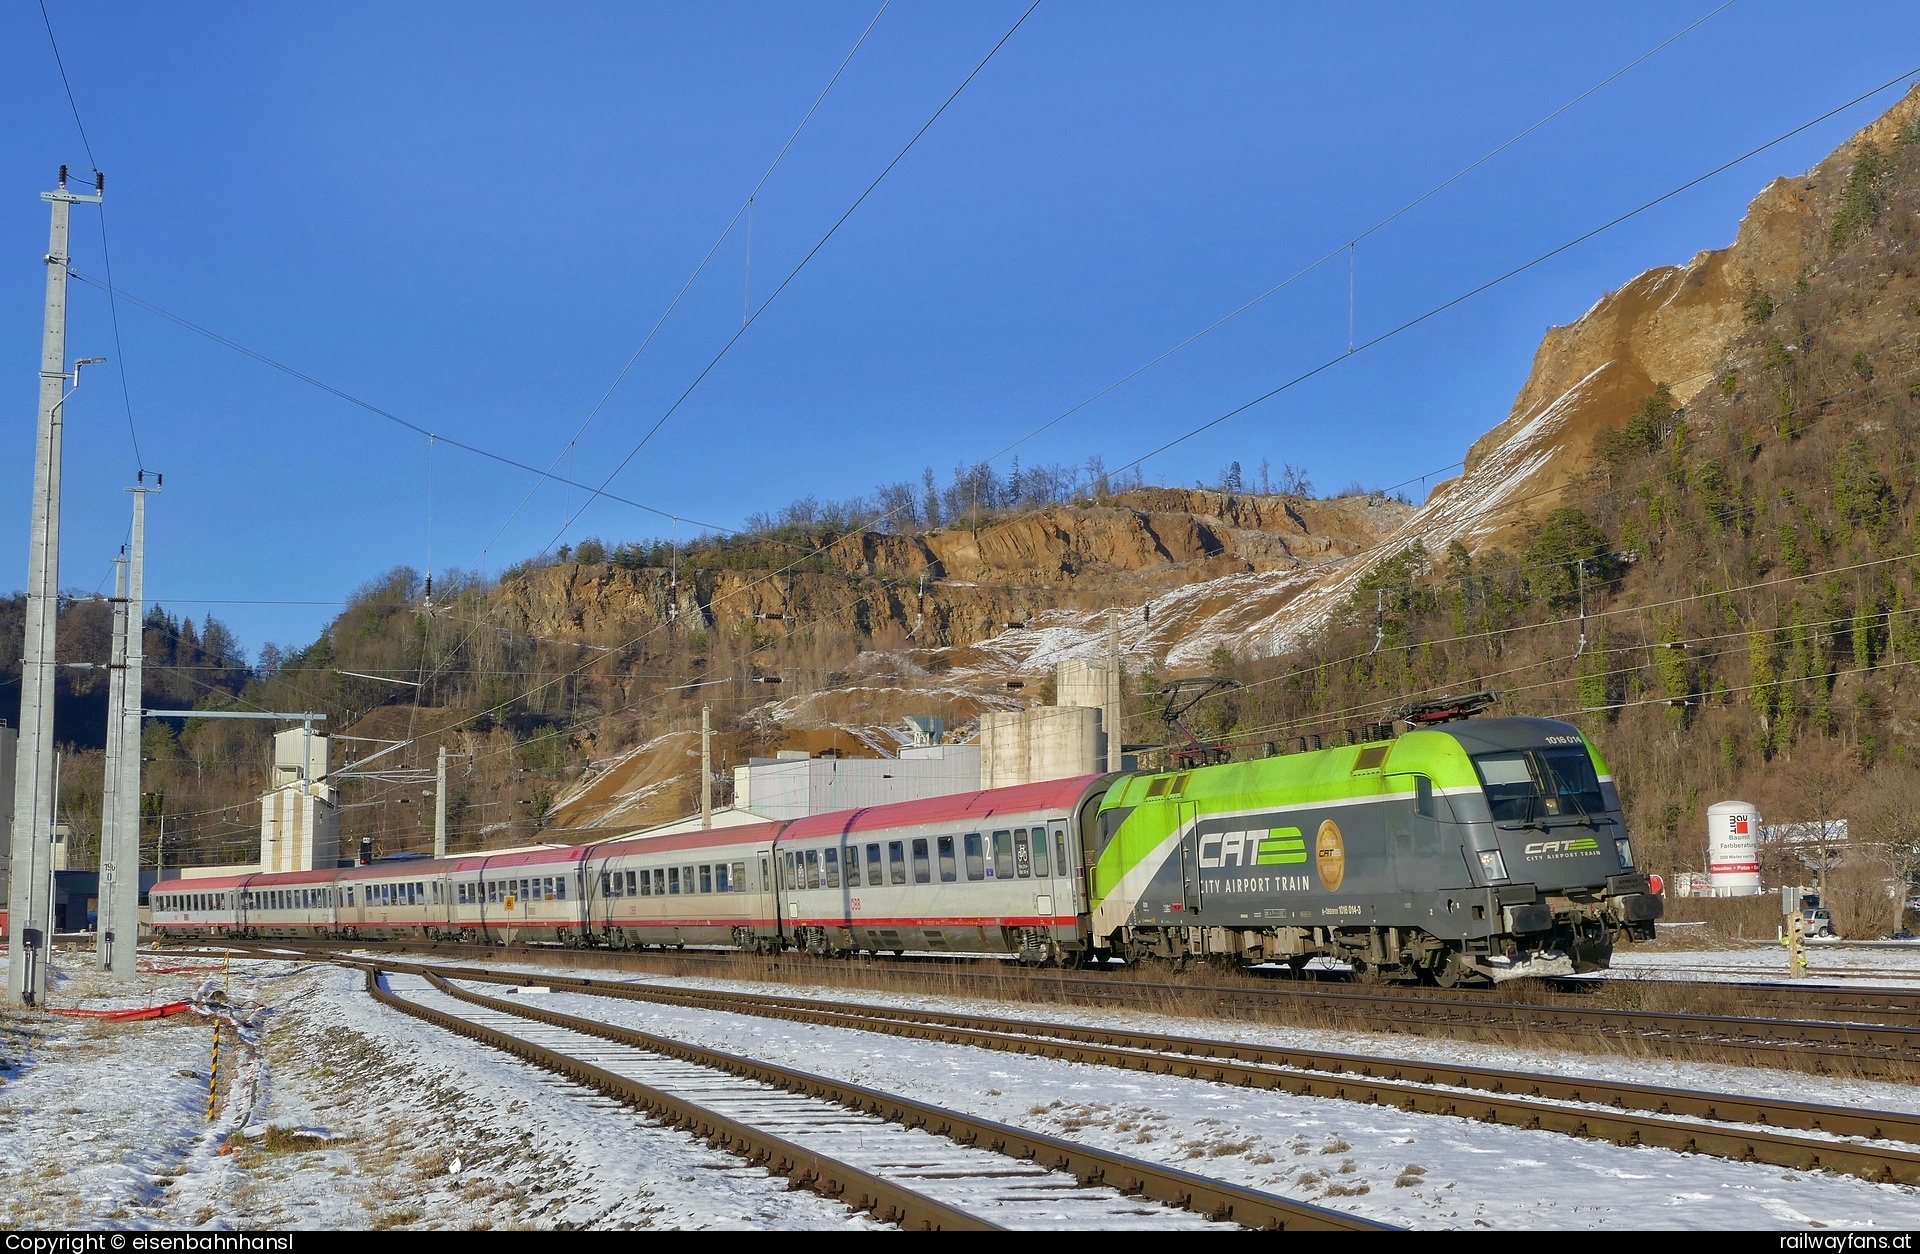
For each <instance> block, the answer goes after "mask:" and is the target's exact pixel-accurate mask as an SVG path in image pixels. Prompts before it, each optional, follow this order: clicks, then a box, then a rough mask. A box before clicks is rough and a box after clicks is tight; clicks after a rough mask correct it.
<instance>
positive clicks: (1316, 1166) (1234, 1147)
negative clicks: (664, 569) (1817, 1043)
mask: <svg viewBox="0 0 1920 1254" xmlns="http://www.w3.org/2000/svg"><path fill="white" fill-rule="evenodd" d="M568 974H574V972H573V971H571V970H569V971H568ZM582 974H584V972H583V973H582ZM611 974H612V975H613V978H616V979H618V978H622V977H621V975H620V974H619V973H611ZM627 978H631V977H627ZM644 982H648V983H672V984H677V985H683V986H706V987H744V985H742V984H740V983H738V982H729V981H719V980H695V979H679V980H669V979H665V978H659V979H656V978H653V977H648V978H647V979H646V980H645V981H644ZM480 991H482V992H491V993H493V994H494V995H497V992H498V990H497V988H495V989H491V990H490V989H488V988H485V987H482V988H481V989H480ZM781 991H782V992H783V993H784V994H786V995H790V996H807V995H816V996H820V997H830V998H833V999H835V1000H837V1001H839V1002H842V1003H849V1002H867V1003H873V1004H886V1005H920V1006H927V1007H937V1008H940V1009H946V1010H961V1011H968V1010H971V1011H980V1010H983V1009H984V1010H987V1011H988V1012H993V1011H995V1010H997V1011H998V1012H999V1013H1001V1014H1004V1015H1007V1016H1008V1017H1010V1018H1012V1017H1018V1018H1027V1019H1040V1018H1047V1017H1051V1018H1054V1019H1055V1020H1057V1021H1070V1022H1074V1023H1080V1024H1088V1023H1102V1024H1121V1023H1125V1024H1130V1025H1135V1026H1138V1027H1141V1028H1144V1029H1148V1030H1156V1031H1163V1032H1182V1033H1185V1034H1188V1035H1193V1034H1205V1035H1209V1036H1224V1037H1229V1038H1232V1039H1241V1040H1256V1041H1270V1042H1273V1043H1277V1044H1289V1043H1292V1044H1305V1043H1312V1044H1314V1045H1315V1046H1317V1047H1320V1048H1330V1049H1343V1050H1347V1051H1350V1052H1355V1053H1374V1054H1388V1055H1391V1056H1398V1057H1408V1056H1417V1057H1426V1058H1449V1059H1455V1060H1458V1061H1461V1062H1469V1063H1472V1064H1475V1065H1480V1066H1494V1067H1510V1068H1513V1067H1517V1068H1526V1067H1529V1066H1531V1067H1533V1068H1535V1069H1538V1070H1542V1071H1550V1072H1553V1073H1556V1074H1586V1075H1599V1076H1608V1077H1619V1078H1621V1079H1631V1080H1637V1081H1641V1082H1644V1083H1655V1084H1661V1083H1664V1084H1670V1085H1683V1086H1685V1087H1688V1088H1702V1087H1705V1088H1714V1089H1726V1090H1728V1091H1732V1092H1748V1093H1773V1094H1777V1095H1780V1096H1792V1097H1797V1098H1798V1099H1800V1100H1812V1101H1820V1100H1831V1101H1837V1102H1845V1103H1846V1104H1850V1105H1884V1106H1898V1107H1900V1108H1904V1109H1916V1108H1920V1095H1916V1093H1915V1091H1914V1090H1912V1089H1909V1088H1906V1087H1904V1086H1899V1085H1887V1084H1845V1083H1840V1082H1830V1083H1825V1084H1822V1083H1820V1082H1818V1081H1809V1079H1808V1077H1804V1076H1799V1075H1792V1076H1788V1075H1785V1074H1775V1073H1768V1072H1764V1071H1759V1070H1757V1069H1751V1068H1738V1067H1702V1066H1699V1065H1697V1064H1686V1065H1680V1064H1667V1063H1660V1062H1648V1061H1640V1062H1624V1061H1622V1060H1620V1059H1617V1058H1601V1057H1583V1056H1579V1055H1573V1056H1562V1055H1556V1056H1555V1057H1554V1058H1553V1060H1552V1065H1551V1066H1550V1067H1540V1066H1539V1057H1538V1053H1537V1051H1524V1052H1523V1051H1520V1050H1516V1049H1502V1048H1500V1047H1497V1046H1485V1045H1470V1044H1462V1043H1458V1042H1447V1041H1422V1040H1411V1039H1407V1038H1403V1037H1398V1036H1396V1037H1391V1038H1382V1037H1379V1036H1370V1035H1369V1034H1366V1033H1359V1032H1352V1033H1337V1032H1326V1031H1319V1030H1314V1031H1308V1030H1288V1029H1276V1028H1253V1027H1246V1026H1241V1025H1225V1024H1209V1025H1206V1026H1205V1027H1200V1028H1197V1027H1196V1025H1195V1024H1194V1023H1193V1022H1191V1021H1187V1020H1176V1019H1169V1018H1165V1017H1162V1016H1157V1015H1148V1014H1142V1013H1139V1012H1132V1011H1129V1012H1100V1011H1089V1010H1085V1009H1078V1008H1076V1009H1073V1010H1055V1011H1053V1012H1051V1015H1049V1013H1048V1012H1047V1011H1046V1010H1045V1009H1044V1008H1040V1007H1029V1006H1025V1005H1021V1006H1018V1007H1010V1006H1008V1005H1007V1004H1005V1003H999V1004H997V1005H996V1004H994V1003H986V1002H967V1001H963V1000H956V999H952V998H933V997H918V996H904V995H870V994H864V993H860V992H850V991H848V990H845V989H832V988H826V987H820V988H811V989H803V988H794V987H785V988H782V990H781ZM541 1004H542V1005H543V1006H548V1007H550V1008H552V1009H555V1010H562V1011H565V1012H567V1013H571V1014H577V1015H581V1016H584V1017H591V1018H594V1019H597V1020H600V1021H603V1022H609V1023H618V1024H622V1025H624V1026H630V1027H634V1028H638V1029H640V1030H642V1031H652V1032H656V1033H659V1034H661V1035H673V1036H675V1037H678V1038H681V1039H686V1040H691V1041H696V1042H698V1043H702V1044H706V1045H709V1046H712V1047H714V1048H721V1049H727V1050H731V1051H733V1052H736V1053H746V1054H752V1055H754V1056H755V1057H760V1058H766V1059H769V1060H771V1061H774V1062H778V1063H782V1064H784V1065H787V1066H792V1067H796V1068H799V1069H802V1070H809V1071H814V1072H817V1073H819V1074H822V1075H828V1076H832V1077H834V1078H836V1079H841V1080H847V1081H852V1082H855V1083H859V1084H864V1085H868V1086H871V1087H874V1088H879V1089H888V1090H893V1091H898V1092H906V1093H912V1094H913V1095H914V1096H915V1097H917V1098H919V1099H921V1100H925V1101H932V1102H937V1103H939V1104H942V1105H947V1106H952V1107H954V1108H956V1109H960V1110H965V1111H968V1112H970V1113H973V1114H978V1115H983V1116H986V1117H988V1118H992V1119H997V1120H1000V1121H1001V1122H1004V1123H1011V1124H1018V1125H1021V1126H1024V1127H1030V1128H1033V1129H1034V1130H1036V1131H1040V1132H1046V1133H1049V1134H1052V1135H1055V1136H1067V1137H1073V1138H1077V1139H1080V1140H1084V1141H1086V1142H1088V1143H1090V1144H1095V1145H1099V1146H1101V1147H1103V1148H1108V1149H1113V1150H1117V1151H1120V1152H1122V1153H1127V1154H1132V1155H1134V1156H1136V1157H1141V1158H1148V1159H1152V1160H1155V1161H1160V1162H1166V1163H1169V1164H1171V1165H1174V1166H1178V1167H1182V1168H1184V1169H1186V1170H1189V1171H1200V1172H1203V1173H1205V1174H1207V1175H1210V1176H1213V1177H1216V1178H1219V1179H1224V1180H1229V1181H1232V1182H1234V1183H1237V1184H1242V1185H1246V1186H1248V1187H1252V1188H1257V1189H1263V1190H1266V1191H1268V1192H1273V1193H1278V1194H1282V1195H1285V1196H1288V1197H1294V1198H1298V1199H1300V1200H1303V1201H1311V1202H1314V1203H1316V1204H1318V1205H1322V1206H1329V1207H1334V1208H1337V1209H1342V1210H1348V1211H1352V1212H1353V1213H1355V1214H1359V1215H1364V1216H1366V1217H1368V1218H1371V1219H1378V1220H1384V1221H1386V1222H1389V1223H1394V1224H1400V1225H1404V1226H1407V1227H1416V1228H1453V1227H1474V1226H1483V1227H1494V1228H1521V1229H1539V1228H1598V1227H1631V1228H1676V1229H1683V1228H1703V1229H1724V1228H1749V1229H1752V1228H1761V1229H1765V1228H1780V1227H1795V1228H1804V1227H1813V1226H1823V1227H1825V1226H1831V1227H1868V1228H1871V1227H1892V1228H1898V1229H1906V1228H1911V1227H1913V1226H1915V1225H1916V1224H1920V1190H1914V1189H1910V1188H1906V1187H1902V1186H1897V1185H1876V1184H1870V1183H1867V1182H1865V1181H1862V1180H1858V1179H1854V1178H1852V1177H1847V1176H1839V1175H1833V1174H1830V1173H1809V1172H1799V1171H1788V1170H1784V1169H1781V1168H1776V1167H1768V1166H1763V1165H1759V1164H1752V1163H1735V1162H1728V1161H1725V1160H1721V1159H1716V1158H1709V1157H1703V1156H1697V1155H1686V1154H1677V1153H1673V1152H1671V1151H1668V1150H1661V1149H1653V1148H1646V1147H1621V1146H1614V1145H1611V1144H1608V1143H1606V1142H1600V1141H1577V1140H1573V1139H1571V1138H1569V1137H1566V1136H1563V1135H1559V1134H1556V1133H1552V1132H1543V1131H1532V1130H1527V1129H1518V1128H1508V1127H1499V1126H1493V1125H1487V1124H1481V1123H1478V1122H1475V1121H1472V1120H1467V1119H1460V1118H1450V1117H1446V1116H1439V1115H1417V1114H1409V1113H1406V1112H1402V1111H1398V1110H1391V1109H1385V1108H1381V1107H1375V1106H1365V1105H1361V1104H1359V1103H1354V1102H1346V1101H1338V1100H1333V1099H1322V1098H1306V1097H1296V1096H1292V1095H1290V1094H1286V1093H1279V1092H1271V1091H1250V1090H1246V1089H1242V1088H1239V1087H1237V1086H1233V1085H1224V1084H1213V1083H1207V1082H1201V1081H1195V1080H1186V1079H1181V1078H1177V1077H1168V1076H1152V1075H1143V1074H1140V1073H1136V1072H1127V1071H1119V1070H1115V1069H1112V1068H1107V1067H1098V1066H1087V1065H1081V1064H1077V1063H1069V1062H1064V1061H1059V1060H1052V1059H1042V1058H1030V1057H1013V1056H1009V1055H1006V1054H999V1053H983V1052H982V1051H980V1050H979V1049H976V1048H969V1047H966V1046H958V1045H942V1044H938V1043H932V1042H918V1041H907V1040H903V1039H901V1038H898V1037H892V1036H883V1035H879V1034H875V1033H868V1032H860V1031H857V1030H852V1029H843V1028H831V1027H822V1026H816V1025H808V1024H795V1023H787V1022H783V1021H779V1020H771V1019H759V1018H753V1017H751V1016H745V1015H734V1014H727V1013H724V1012H717V1011H700V1010H694V1009H690V1008H686V1007H677V1006H650V1005H647V1004H644V1003H633V1002H618V1001H609V1000H607V999H604V998H596V997H592V996H590V995H587V994H570V993H555V994H553V995H551V996H548V997H542V998H541Z"/></svg>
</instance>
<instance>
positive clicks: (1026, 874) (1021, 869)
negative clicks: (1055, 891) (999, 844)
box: [1013, 827, 1033, 880]
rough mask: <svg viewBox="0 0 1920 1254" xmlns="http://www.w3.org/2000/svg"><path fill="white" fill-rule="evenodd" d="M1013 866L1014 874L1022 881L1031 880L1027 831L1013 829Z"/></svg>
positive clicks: (1031, 870)
mask: <svg viewBox="0 0 1920 1254" xmlns="http://www.w3.org/2000/svg"><path fill="white" fill-rule="evenodd" d="M1013 866H1014V871H1015V873H1016V874H1018V875H1019V876H1020V878H1021V879H1023V880H1030V879H1032V878H1033V859H1032V856H1031V855H1030V854H1029V853H1028V852H1027V829H1026V828H1024V827H1020V828H1015V829H1014V833H1013Z"/></svg>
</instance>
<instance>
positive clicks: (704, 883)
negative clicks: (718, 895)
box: [700, 862, 713, 893]
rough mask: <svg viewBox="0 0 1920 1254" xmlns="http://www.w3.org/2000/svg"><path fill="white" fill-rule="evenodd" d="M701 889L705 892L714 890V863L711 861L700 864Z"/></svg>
mask: <svg viewBox="0 0 1920 1254" xmlns="http://www.w3.org/2000/svg"><path fill="white" fill-rule="evenodd" d="M700 891H701V892H703V893H710V892H712V891H713V863H711V862H705V863H702V864H701V865H700Z"/></svg>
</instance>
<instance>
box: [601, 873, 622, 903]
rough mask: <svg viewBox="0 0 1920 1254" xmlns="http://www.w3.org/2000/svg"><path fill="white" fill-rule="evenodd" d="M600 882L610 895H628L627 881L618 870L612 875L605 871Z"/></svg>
mask: <svg viewBox="0 0 1920 1254" xmlns="http://www.w3.org/2000/svg"><path fill="white" fill-rule="evenodd" d="M600 883H601V886H602V887H603V888H604V889H605V890H606V894H607V896H609V897H624V896H626V895H627V882H626V880H625V879H623V878H622V877H621V875H620V872H618V871H615V872H614V873H613V874H612V875H606V874H604V873H603V874H602V875H601V876H600Z"/></svg>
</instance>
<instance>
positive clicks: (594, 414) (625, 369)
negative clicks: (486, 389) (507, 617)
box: [475, 0, 893, 565]
mask: <svg viewBox="0 0 1920 1254" xmlns="http://www.w3.org/2000/svg"><path fill="white" fill-rule="evenodd" d="M892 3H893V0H882V3H881V5H880V8H879V9H878V10H877V11H876V12H875V13H874V15H873V18H872V20H870V21H869V22H868V23H867V25H866V27H865V29H863V30H862V31H861V32H860V37H859V38H858V39H856V40H854V42H853V47H852V48H850V49H848V50H847V55H846V56H844V57H842V58H841V59H840V64H839V65H838V66H837V67H835V69H834V71H833V77H831V78H829V79H828V80H827V85H826V86H825V87H823V88H821V89H820V94H819V95H818V96H816V97H814V100H813V104H812V105H811V106H809V107H808V109H807V112H806V114H805V115H804V116H802V117H801V119H800V122H799V125H797V126H795V127H794V128H793V132H792V133H791V134H790V135H788V136H787V142H786V143H784V144H782V145H781V146H780V151H779V152H777V153H775V154H774V156H773V160H772V161H770V162H768V163H767V168H766V169H765V170H763V171H762V172H761V174H760V178H759V181H758V182H756V183H755V184H754V185H753V187H752V189H751V190H750V191H748V192H747V198H746V200H744V201H743V202H741V205H740V208H738V209H736V210H734V214H733V217H731V218H729V219H728V220H727V224H726V226H725V227H723V228H721V231H720V234H719V236H718V237H717V238H715V239H714V241H713V244H712V246H711V247H709V248H708V249H707V251H706V255H705V256H703V257H701V258H700V261H699V264H697V265H695V266H694V268H693V273H692V274H689V275H688V276H687V280H686V282H684V283H682V284H681V285H680V290H679V291H678V292H676V293H674V297H673V299H672V300H671V301H669V302H668V304H667V307H666V309H665V310H663V311H662V312H661V314H660V316H659V318H657V319H655V321H654V324H653V326H652V327H651V328H650V329H649V330H648V331H647V334H646V336H645V338H643V339H642V340H641V341H640V346H639V347H638V348H636V349H634V350H633V354H632V356H630V357H628V358H627V361H626V364H625V365H624V366H622V367H621V368H620V373H619V374H617V375H615V376H614V379H613V382H612V383H610V384H609V385H608V386H607V390H606V391H605V392H604V393H602V394H601V396H600V399H599V400H598V401H597V402H595V404H594V406H593V408H592V409H591V410H590V411H588V413H587V416H586V418H585V419H584V420H583V421H582V422H581V423H580V426H579V429H578V430H576V431H575V432H574V433H573V435H572V437H571V438H569V439H568V440H567V443H566V444H565V445H564V446H563V447H562V448H561V450H560V452H559V453H556V454H555V455H554V458H553V463H552V464H551V465H550V466H548V467H547V471H548V473H547V474H545V475H543V476H542V477H541V479H540V481H539V482H537V483H535V484H534V485H533V488H532V489H531V490H529V491H528V493H527V495H526V496H525V497H524V498H523V499H522V500H521V501H520V503H519V504H518V505H516V506H515V507H514V509H513V512H512V513H511V514H509V515H508V516H507V520H506V521H505V522H503V523H501V524H500V529H499V530H498V531H495V532H494V533H493V538H492V539H490V540H488V541H487V542H486V544H485V545H483V546H481V549H480V554H479V556H478V557H477V558H475V564H476V565H477V564H478V563H479V562H481V561H484V560H485V559H486V555H487V554H488V553H489V552H491V551H492V550H493V546H494V545H495V544H497V543H499V541H500V537H501V536H502V535H505V534H506V530H507V528H508V527H510V526H512V525H513V520H514V519H515V518H518V517H519V516H520V513H521V511H522V510H524V509H526V507H527V504H528V503H529V502H530V501H532V500H533V493H534V492H537V491H539V489H540V487H541V486H542V485H543V484H545V483H546V482H547V480H548V479H549V478H551V472H552V471H553V470H555V469H557V468H558V467H559V465H560V459H561V458H562V457H565V456H567V455H568V454H569V453H570V452H572V450H573V449H574V447H575V446H576V445H578V444H579V442H580V437H582V436H583V435H585V434H586V433H587V428H588V427H590V426H592V425H593V422H594V419H596V418H598V417H599V416H600V411H601V410H602V409H605V408H606V405H607V402H608V401H610V400H612V399H613V394H614V393H615V392H616V391H618V390H619V388H620V385H621V384H622V383H624V382H625V381H626V378H627V375H628V374H630V373H631V372H632V371H633V368H634V366H635V364H637V363H638V362H639V360H640V357H641V354H643V353H645V352H646V351H647V347H648V346H649V345H650V344H652V343H653V340H654V337H655V336H657V335H659V334H660V328H661V327H663V326H665V325H666V323H667V319H669V318H671V317H672V316H673V313H674V311H675V310H676V309H678V308H679V307H680V302H681V301H682V300H684V299H685V298H686V295H687V292H688V291H689V290H691V289H692V287H693V285H694V283H695V282H696V281H697V280H698V279H699V278H700V276H701V275H702V274H704V273H706V269H707V265H708V263H709V262H711V261H712V260H713V258H714V254H716V253H718V252H719V251H720V247H721V245H723V244H725V243H726V242H727V238H728V237H729V236H730V235H732V234H733V229H734V227H735V226H737V225H738V224H739V222H740V218H741V215H742V214H745V215H746V217H747V223H748V236H747V278H748V283H749V286H748V291H749V292H751V290H752V289H751V280H752V266H753V236H752V222H753V216H752V215H753V202H754V199H755V198H756V197H757V196H759V194H760V192H761V190H762V189H764V188H765V187H766V185H767V180H769V179H771V178H772V177H773V172H774V171H775V170H777V169H779V168H780V163H781V162H782V161H784V160H785V159H786V156H787V153H788V151H789V150H790V149H792V147H793V145H794V142H795V141H796V140H798V139H799V138H800V133H801V132H802V131H804V130H806V129H807V123H809V122H811V121H812V120H813V115H814V114H815V113H818V112H819V111H820V106H821V105H822V104H824V103H825V102H826V99H827V95H828V93H829V92H831V91H832V90H833V88H834V85H835V84H836V83H838V82H839V81H840V76H841V75H843V74H845V73H846V71H847V66H848V65H850V64H852V62H853V58H854V55H855V54H856V53H858V52H859V51H860V49H861V47H862V45H864V44H865V43H866V42H867V36H869V35H871V34H872V33H873V28H874V27H875V26H878V25H879V24H880V19H881V18H882V17H884V16H885V15H886V12H887V9H888V8H889V7H890V6H891V5H892ZM750 320H751V319H750V318H748V317H747V316H746V314H745V313H743V314H742V320H741V329H742V330H745V329H746V324H747V322H748V321H750Z"/></svg>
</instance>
